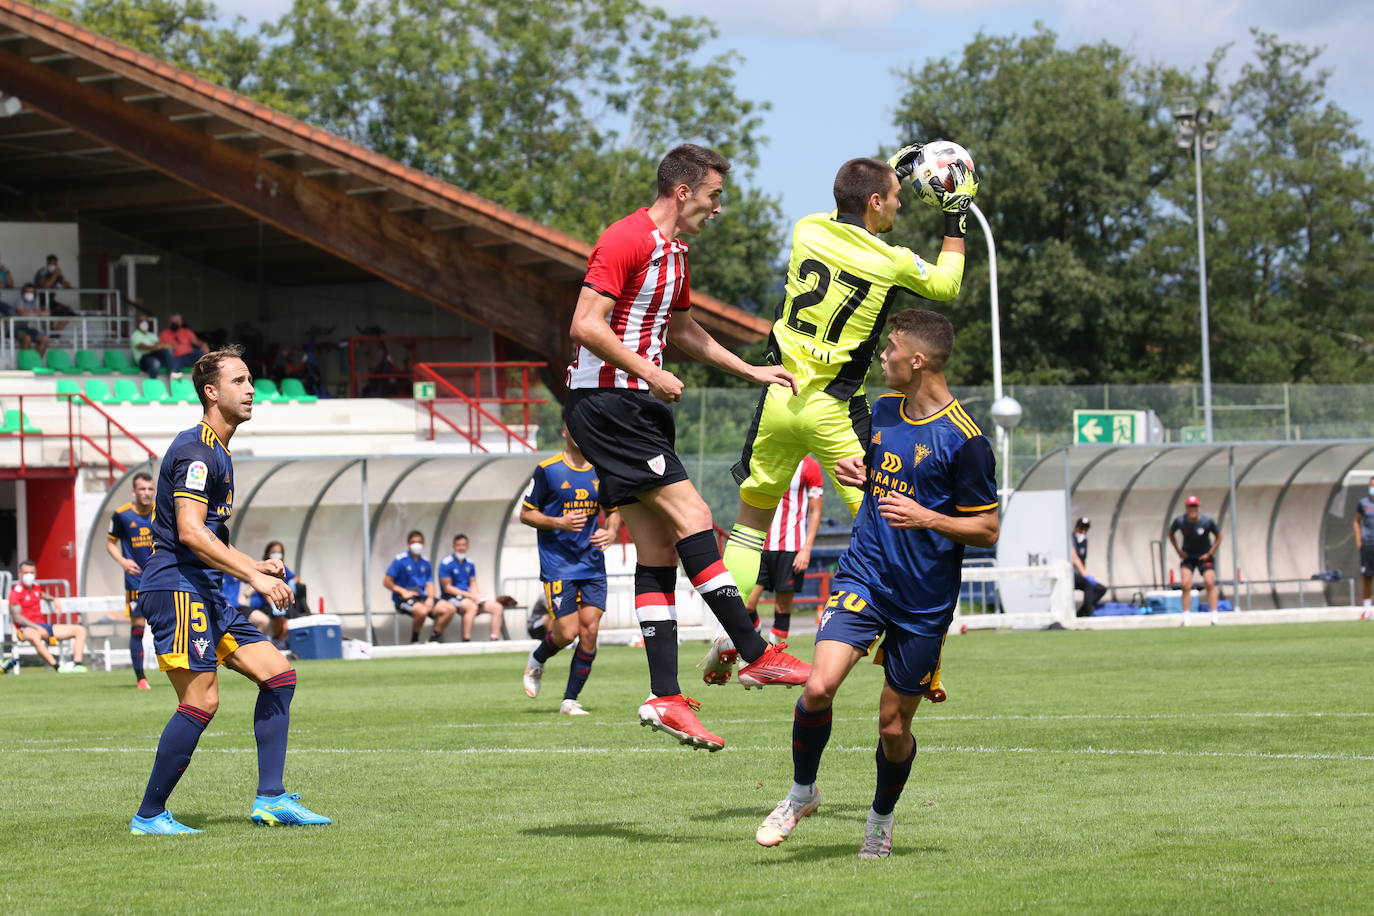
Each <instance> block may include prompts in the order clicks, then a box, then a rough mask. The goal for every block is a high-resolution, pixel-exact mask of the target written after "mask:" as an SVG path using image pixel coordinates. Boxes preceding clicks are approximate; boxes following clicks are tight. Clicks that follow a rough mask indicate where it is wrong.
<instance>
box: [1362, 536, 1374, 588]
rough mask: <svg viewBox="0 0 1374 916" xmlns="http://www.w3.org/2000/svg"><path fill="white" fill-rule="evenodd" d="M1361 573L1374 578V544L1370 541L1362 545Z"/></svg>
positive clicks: (1368, 577) (1367, 577)
mask: <svg viewBox="0 0 1374 916" xmlns="http://www.w3.org/2000/svg"><path fill="white" fill-rule="evenodd" d="M1360 575H1361V576H1364V577H1365V578H1366V579H1374V544H1371V543H1369V542H1368V541H1366V542H1365V543H1363V544H1361V545H1360Z"/></svg>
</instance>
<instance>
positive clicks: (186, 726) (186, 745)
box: [138, 703, 215, 817]
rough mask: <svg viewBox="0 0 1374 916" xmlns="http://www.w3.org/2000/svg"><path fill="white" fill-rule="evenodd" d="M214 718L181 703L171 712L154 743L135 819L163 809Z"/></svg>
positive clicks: (208, 713)
mask: <svg viewBox="0 0 1374 916" xmlns="http://www.w3.org/2000/svg"><path fill="white" fill-rule="evenodd" d="M214 717H215V714H214V713H212V712H206V711H205V710H203V709H200V708H198V707H195V706H187V705H186V704H184V703H183V704H182V705H180V706H178V707H177V711H176V712H174V713H172V718H171V719H170V720H168V722H167V725H166V727H164V728H163V729H162V737H161V738H159V739H158V741H157V754H156V756H154V757H153V772H152V773H151V774H149V776H148V787H147V788H146V789H144V791H143V804H141V805H139V806H138V816H139V817H156V816H157V815H159V814H161V813H162V812H164V811H166V810H167V797H168V796H169V795H171V794H172V790H173V789H175V788H176V787H177V782H178V781H179V780H180V779H181V774H182V773H185V772H186V767H187V766H189V765H190V763H191V755H192V754H194V753H195V751H196V745H197V744H199V743H200V735H201V732H203V731H205V727H206V726H207V725H209V724H210V720H211V719H213V718H214Z"/></svg>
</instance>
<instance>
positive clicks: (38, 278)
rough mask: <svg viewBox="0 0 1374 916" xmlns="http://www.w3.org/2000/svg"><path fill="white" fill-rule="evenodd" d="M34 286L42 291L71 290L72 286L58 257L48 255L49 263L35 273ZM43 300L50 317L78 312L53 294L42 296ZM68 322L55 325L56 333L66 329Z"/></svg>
mask: <svg viewBox="0 0 1374 916" xmlns="http://www.w3.org/2000/svg"><path fill="white" fill-rule="evenodd" d="M33 284H34V286H36V287H38V289H40V290H55V289H59V288H60V289H71V288H72V285H71V283H70V282H68V280H67V278H66V277H65V276H64V275H63V273H62V268H61V266H59V265H58V263H57V255H55V254H50V255H48V258H47V262H46V263H45V264H44V265H43V266H42V267H40V268H38V270H37V271H36V272H35V273H34V275H33ZM40 297H41V298H42V299H43V306H44V307H45V308H46V309H47V310H48V314H49V315H75V314H76V313H77V310H76V309H74V308H72V307H71V306H70V305H67V304H65V303H62V302H58V301H57V299H55V298H54V297H53V294H52V293H47V294H46V295H43V294H40ZM66 326H67V325H66V322H63V323H62V324H56V325H53V330H54V331H60V330H62V329H63V328H64V327H66Z"/></svg>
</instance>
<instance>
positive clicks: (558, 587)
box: [544, 576, 606, 618]
mask: <svg viewBox="0 0 1374 916" xmlns="http://www.w3.org/2000/svg"><path fill="white" fill-rule="evenodd" d="M544 603H545V604H547V605H548V606H549V611H550V612H551V613H552V614H553V616H554V617H555V618H557V617H567V616H568V615H569V614H576V613H577V609H578V608H579V607H582V606H586V607H599V608H601V610H603V611H604V610H606V577H605V576H597V577H595V578H592V579H555V580H553V581H552V582H545V583H544Z"/></svg>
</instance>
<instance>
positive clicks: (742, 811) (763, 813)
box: [688, 801, 868, 824]
mask: <svg viewBox="0 0 1374 916" xmlns="http://www.w3.org/2000/svg"><path fill="white" fill-rule="evenodd" d="M775 804H777V802H776V801H772V802H765V803H764V804H761V805H750V806H749V807H747V808H717V809H716V810H715V811H703V812H701V813H700V814H693V815H691V816H690V817H689V818H688V819H689V820H693V821H718V820H721V819H722V818H731V817H749V818H760V819H761V818H764V817H767V816H768V812H769V811H772V810H773V805H775ZM821 810H822V811H823V812H824V813H825V814H827V815H831V814H835V815H839V816H842V817H843V816H845V815H851V814H852V815H857V816H858V821H859V823H861V824H862V823H863V819H864V817H866V816H867V815H868V806H867V805H852V804H831V803H830V802H828V801H827V802H823V803H822V805H821Z"/></svg>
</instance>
